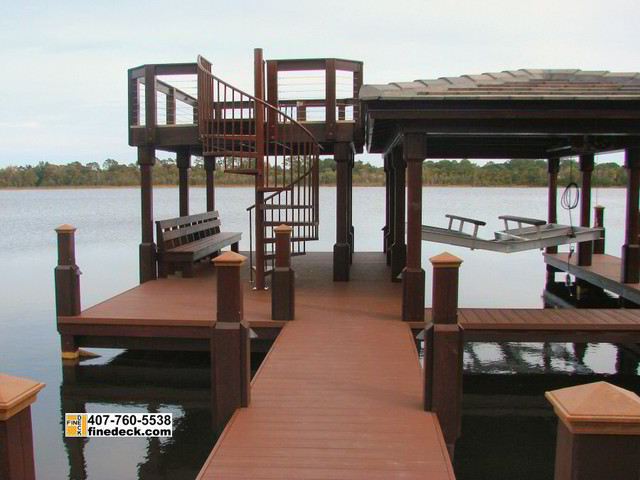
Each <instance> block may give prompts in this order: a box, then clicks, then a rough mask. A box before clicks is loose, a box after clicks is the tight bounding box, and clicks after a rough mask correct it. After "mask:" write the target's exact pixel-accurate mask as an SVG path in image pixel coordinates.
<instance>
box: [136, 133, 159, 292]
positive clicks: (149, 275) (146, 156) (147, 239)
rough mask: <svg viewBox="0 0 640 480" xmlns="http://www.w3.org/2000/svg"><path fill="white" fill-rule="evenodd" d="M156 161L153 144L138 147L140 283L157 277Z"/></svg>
mask: <svg viewBox="0 0 640 480" xmlns="http://www.w3.org/2000/svg"><path fill="white" fill-rule="evenodd" d="M155 163H156V150H155V148H154V147H153V146H152V145H149V146H144V147H138V165H140V204H141V208H140V210H141V230H142V242H141V243H140V283H144V282H148V281H149V280H154V279H156V278H157V272H156V244H155V243H154V242H153V177H152V167H153V166H154V165H155Z"/></svg>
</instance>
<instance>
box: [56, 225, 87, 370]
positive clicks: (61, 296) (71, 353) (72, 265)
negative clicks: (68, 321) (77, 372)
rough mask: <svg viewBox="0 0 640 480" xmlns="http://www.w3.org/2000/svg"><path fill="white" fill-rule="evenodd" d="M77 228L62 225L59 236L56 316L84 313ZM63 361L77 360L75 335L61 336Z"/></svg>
mask: <svg viewBox="0 0 640 480" xmlns="http://www.w3.org/2000/svg"><path fill="white" fill-rule="evenodd" d="M75 232H76V228H75V227H73V226H72V225H67V224H65V225H60V226H59V227H58V228H56V233H57V234H58V265H57V266H56V268H55V270H54V278H55V292H56V316H57V317H74V316H76V315H80V312H81V311H82V308H81V302H80V274H81V272H80V268H79V267H78V265H76V243H75ZM60 344H61V350H62V358H63V359H76V358H78V357H79V350H78V347H77V345H76V341H75V337H73V335H67V334H61V335H60Z"/></svg>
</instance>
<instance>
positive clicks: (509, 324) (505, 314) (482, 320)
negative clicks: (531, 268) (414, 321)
mask: <svg viewBox="0 0 640 480" xmlns="http://www.w3.org/2000/svg"><path fill="white" fill-rule="evenodd" d="M430 314H431V309H426V310H425V318H430ZM458 322H459V323H460V325H461V326H462V327H463V328H464V340H465V341H467V342H594V343H598V342H599V343H638V342H640V310H635V309H586V308H585V309H583V308H580V309H578V308H549V309H532V308H461V309H459V310H458ZM414 328H415V327H414Z"/></svg>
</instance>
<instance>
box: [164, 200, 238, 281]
mask: <svg viewBox="0 0 640 480" xmlns="http://www.w3.org/2000/svg"><path fill="white" fill-rule="evenodd" d="M156 227H157V237H158V238H157V241H158V276H160V277H166V276H167V275H168V274H169V273H173V272H175V271H176V270H180V271H182V276H183V277H191V276H193V264H194V263H195V262H197V261H198V260H201V259H203V258H208V257H214V256H216V255H217V254H218V253H219V252H220V250H222V249H223V248H224V247H227V246H231V250H233V251H234V252H237V251H238V244H239V242H240V239H241V237H242V234H241V233H240V232H220V218H219V215H218V212H206V213H201V214H198V215H189V216H186V217H178V218H170V219H167V220H159V221H157V222H156Z"/></svg>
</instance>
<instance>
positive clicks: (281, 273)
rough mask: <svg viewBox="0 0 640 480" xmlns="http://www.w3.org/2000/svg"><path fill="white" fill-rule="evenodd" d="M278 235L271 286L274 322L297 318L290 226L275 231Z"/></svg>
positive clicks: (279, 227) (278, 227)
mask: <svg viewBox="0 0 640 480" xmlns="http://www.w3.org/2000/svg"><path fill="white" fill-rule="evenodd" d="M273 231H274V232H275V234H276V266H275V270H274V271H273V281H272V285H271V318H272V320H293V319H294V318H295V272H294V271H293V269H292V268H291V232H292V231H293V228H292V227H290V226H288V225H279V226H277V227H275V228H274V229H273Z"/></svg>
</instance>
